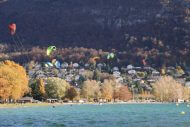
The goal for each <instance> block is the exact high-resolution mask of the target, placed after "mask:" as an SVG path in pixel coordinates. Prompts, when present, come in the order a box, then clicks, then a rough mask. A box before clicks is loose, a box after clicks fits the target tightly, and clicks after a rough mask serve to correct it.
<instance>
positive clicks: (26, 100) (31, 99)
mask: <svg viewBox="0 0 190 127" xmlns="http://www.w3.org/2000/svg"><path fill="white" fill-rule="evenodd" d="M17 102H18V103H33V102H35V100H34V99H33V97H23V98H21V99H19V100H18V101H17Z"/></svg>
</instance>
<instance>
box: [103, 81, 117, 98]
mask: <svg viewBox="0 0 190 127" xmlns="http://www.w3.org/2000/svg"><path fill="white" fill-rule="evenodd" d="M114 85H115V84H114V82H113V81H112V80H105V81H104V83H103V85H102V98H104V99H106V100H108V101H111V100H112V97H113V92H114Z"/></svg>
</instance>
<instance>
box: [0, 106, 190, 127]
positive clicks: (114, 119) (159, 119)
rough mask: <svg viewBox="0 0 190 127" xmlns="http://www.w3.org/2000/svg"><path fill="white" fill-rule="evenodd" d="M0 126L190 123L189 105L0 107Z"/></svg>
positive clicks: (182, 126) (164, 126)
mask: <svg viewBox="0 0 190 127" xmlns="http://www.w3.org/2000/svg"><path fill="white" fill-rule="evenodd" d="M182 111H184V112H186V114H185V115H182V114H181V112H182ZM0 127H190V107H187V106H186V105H179V106H178V107H177V106H176V105H175V104H115V105H109V104H105V105H73V106H70V105H65V106H56V107H55V108H53V107H51V106H46V107H28V108H27V107H26V108H12V109H0Z"/></svg>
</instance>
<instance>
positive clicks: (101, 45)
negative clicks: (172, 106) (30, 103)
mask: <svg viewBox="0 0 190 127" xmlns="http://www.w3.org/2000/svg"><path fill="white" fill-rule="evenodd" d="M18 5H19V6H18ZM189 5H190V3H189V1H188V0H173V1H170V0H151V1H150V0H141V1H139V0H133V1H131V0H117V1H110V0H101V1H97V0H91V1H88V0H75V1H71V0H65V1H61V0H57V1H52V0H43V1H42V0H39V1H30V2H29V1H27V0H22V1H19V0H8V1H7V2H3V3H1V4H0V8H1V9H0V16H1V17H2V19H4V20H3V21H2V22H1V23H0V28H1V29H0V40H1V42H4V43H9V44H11V45H12V43H13V42H12V39H11V37H10V35H9V33H8V30H7V27H6V26H7V25H8V24H9V23H10V22H16V24H17V28H18V29H17V35H18V36H19V37H20V41H22V42H23V44H24V46H25V48H26V50H28V52H29V54H28V53H27V52H25V53H26V54H28V55H26V54H24V52H22V54H20V53H19V52H17V53H16V52H14V53H12V55H13V56H11V55H10V54H9V55H10V56H7V52H12V51H14V49H15V48H14V46H13V49H11V48H10V47H9V50H7V51H3V52H2V57H3V59H4V58H7V57H11V59H13V60H15V61H18V62H21V61H22V62H24V61H27V60H32V59H34V60H38V61H48V58H47V57H46V56H45V48H44V49H43V48H33V49H31V47H32V46H40V47H47V46H48V45H56V46H57V47H59V48H60V49H59V50H58V51H57V52H56V54H54V55H55V57H57V59H62V60H66V61H67V60H68V61H69V60H72V61H77V60H81V58H84V61H88V60H89V58H90V57H91V56H93V55H92V54H91V53H93V52H99V49H102V50H103V51H107V52H110V51H111V50H112V49H115V52H116V54H117V59H118V60H120V61H119V64H122V65H126V64H136V65H142V61H143V60H144V61H146V63H147V64H148V65H151V66H157V67H161V66H163V65H166V66H170V65H172V66H175V65H176V64H177V65H181V66H182V65H183V66H186V65H189V64H190V59H189V58H190V57H189V54H190V51H189V49H190V42H189V40H190V29H189V26H190V10H189ZM28 47H29V48H28ZM65 47H67V48H65ZM68 47H72V48H68ZM74 47H85V48H88V49H85V48H74ZM62 48H64V49H62ZM90 48H94V49H97V50H93V49H90ZM83 49H85V50H88V51H85V52H86V53H84V52H83V51H82V50H83ZM3 50H5V49H3ZM18 50H19V49H17V50H16V51H18ZM23 50H25V49H23ZM68 50H70V51H68ZM75 50H77V51H76V53H75V52H73V51H75ZM103 51H102V52H103ZM89 52H91V53H89ZM77 55H78V56H77ZM86 55H87V57H86ZM26 57H29V58H26ZM23 59H24V60H23Z"/></svg>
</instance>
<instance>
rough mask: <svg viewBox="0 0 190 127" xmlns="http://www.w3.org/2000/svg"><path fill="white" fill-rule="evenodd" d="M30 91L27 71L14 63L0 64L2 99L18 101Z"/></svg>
mask: <svg viewBox="0 0 190 127" xmlns="http://www.w3.org/2000/svg"><path fill="white" fill-rule="evenodd" d="M28 91H29V87H28V76H27V75H26V71H25V69H24V68H23V67H22V66H20V65H18V64H16V63H14V62H12V61H8V60H7V61H4V62H2V63H1V64H0V98H1V99H14V100H17V99H19V98H21V97H22V96H23V95H24V94H25V93H27V92H28Z"/></svg>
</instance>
